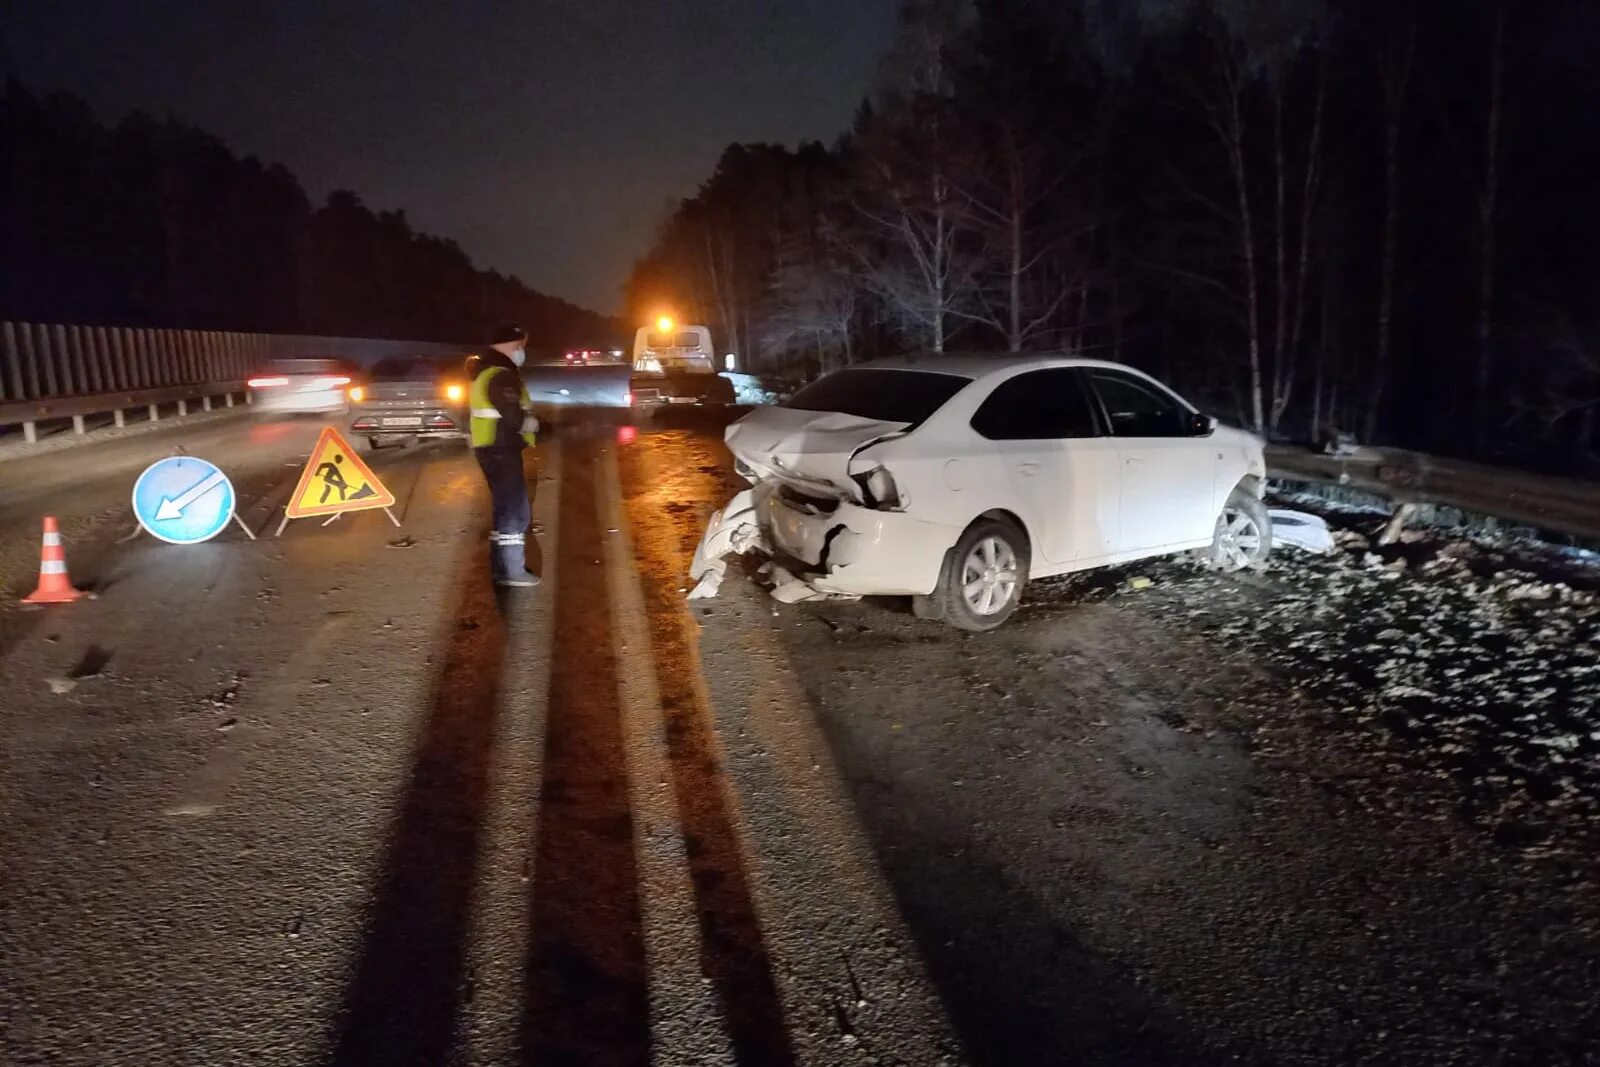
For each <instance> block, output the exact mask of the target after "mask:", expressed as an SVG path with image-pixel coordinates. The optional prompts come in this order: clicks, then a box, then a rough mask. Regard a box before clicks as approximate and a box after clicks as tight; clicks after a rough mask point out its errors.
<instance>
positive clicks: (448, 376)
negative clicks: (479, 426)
mask: <svg viewBox="0 0 1600 1067" xmlns="http://www.w3.org/2000/svg"><path fill="white" fill-rule="evenodd" d="M463 360H464V357H459V356H390V357H388V358H387V359H380V360H379V361H378V362H377V363H374V364H373V365H372V369H371V370H370V371H368V372H367V374H366V375H365V376H364V378H363V380H362V382H361V383H360V384H359V385H355V386H352V387H351V389H350V413H351V415H352V416H354V417H353V419H352V420H351V422H350V430H351V432H353V433H357V434H361V435H363V436H365V437H366V439H367V444H368V445H369V446H370V447H372V448H380V447H382V446H383V445H384V444H386V443H388V442H394V441H398V442H400V443H410V442H413V441H416V440H417V439H419V438H423V437H460V436H462V435H463V434H465V433H466V429H467V380H466V374H465V372H464V370H463Z"/></svg>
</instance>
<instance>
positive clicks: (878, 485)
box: [854, 467, 905, 510]
mask: <svg viewBox="0 0 1600 1067" xmlns="http://www.w3.org/2000/svg"><path fill="white" fill-rule="evenodd" d="M854 477H855V481H856V484H857V485H859V486H860V487H861V491H862V493H864V494H865V495H866V498H867V506H868V507H873V508H887V509H891V510H898V509H899V508H902V507H904V506H905V501H904V500H902V499H901V496H900V487H899V486H898V485H896V484H895V481H894V476H893V475H891V474H890V473H889V472H888V470H887V469H885V468H883V467H874V468H873V469H872V470H870V471H867V472H866V473H865V474H857V475H855V476H854Z"/></svg>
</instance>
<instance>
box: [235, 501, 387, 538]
mask: <svg viewBox="0 0 1600 1067" xmlns="http://www.w3.org/2000/svg"><path fill="white" fill-rule="evenodd" d="M383 513H384V514H385V515H387V516H389V521H390V522H392V523H394V524H395V526H396V527H399V525H400V520H399V519H397V518H395V514H394V511H393V510H391V509H390V508H384V509H383ZM343 516H344V512H342V511H336V512H334V513H333V514H332V515H329V516H328V517H327V518H326V519H323V520H322V522H321V525H323V526H327V525H330V524H331V523H335V522H338V521H339V520H340V519H341V518H342V517H343ZM292 521H294V520H292V519H290V518H289V509H288V508H287V507H285V508H284V510H283V521H282V522H280V523H278V529H277V532H276V533H274V534H273V535H272V536H273V537H282V536H283V530H284V527H286V526H288V525H289V523H290V522H292ZM251 540H252V541H253V540H255V538H254V537H252V538H251Z"/></svg>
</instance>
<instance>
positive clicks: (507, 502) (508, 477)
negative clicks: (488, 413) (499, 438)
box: [472, 448, 533, 578]
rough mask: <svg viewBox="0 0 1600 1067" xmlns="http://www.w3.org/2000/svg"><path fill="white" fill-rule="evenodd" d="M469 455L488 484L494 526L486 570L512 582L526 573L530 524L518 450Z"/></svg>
mask: <svg viewBox="0 0 1600 1067" xmlns="http://www.w3.org/2000/svg"><path fill="white" fill-rule="evenodd" d="M472 454H473V455H474V456H476V457H477V459H478V466H479V467H482V468H483V477H484V480H485V481H487V482H488V483H489V499H490V500H491V502H492V507H493V511H494V525H493V527H492V528H491V529H490V531H489V569H490V571H491V573H492V574H493V575H494V577H496V578H514V577H517V576H519V575H521V574H523V573H525V572H526V571H527V569H528V567H527V554H526V553H527V545H526V539H527V533H528V524H529V523H530V522H532V521H533V508H532V507H531V506H530V505H529V503H528V483H527V481H526V479H524V478H523V475H522V450H521V449H510V448H474V449H473V450H472Z"/></svg>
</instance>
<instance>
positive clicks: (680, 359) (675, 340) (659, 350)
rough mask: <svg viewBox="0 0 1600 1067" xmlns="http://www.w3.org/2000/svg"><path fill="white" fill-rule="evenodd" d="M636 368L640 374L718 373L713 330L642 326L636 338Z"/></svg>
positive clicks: (689, 327)
mask: <svg viewBox="0 0 1600 1067" xmlns="http://www.w3.org/2000/svg"><path fill="white" fill-rule="evenodd" d="M633 369H634V370H635V371H637V372H639V373H640V374H715V373H717V354H716V352H715V351H714V350H713V349H712V347H711V331H710V330H708V329H707V328H706V327H704V326H678V327H676V328H674V329H671V330H665V331H663V330H657V329H655V328H654V327H651V326H641V327H639V331H638V332H637V333H636V334H634V335H633Z"/></svg>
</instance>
